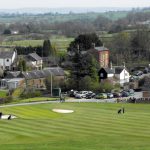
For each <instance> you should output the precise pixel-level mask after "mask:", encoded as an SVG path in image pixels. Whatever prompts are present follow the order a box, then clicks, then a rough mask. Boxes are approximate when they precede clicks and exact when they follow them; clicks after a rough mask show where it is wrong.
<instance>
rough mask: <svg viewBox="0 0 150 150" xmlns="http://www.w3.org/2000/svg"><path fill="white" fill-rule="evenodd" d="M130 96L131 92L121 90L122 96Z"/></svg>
mask: <svg viewBox="0 0 150 150" xmlns="http://www.w3.org/2000/svg"><path fill="white" fill-rule="evenodd" d="M128 96H130V94H129V92H127V91H122V92H121V97H128Z"/></svg>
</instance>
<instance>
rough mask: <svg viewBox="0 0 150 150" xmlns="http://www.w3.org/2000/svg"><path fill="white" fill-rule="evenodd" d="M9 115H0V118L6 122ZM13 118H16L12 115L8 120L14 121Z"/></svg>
mask: <svg viewBox="0 0 150 150" xmlns="http://www.w3.org/2000/svg"><path fill="white" fill-rule="evenodd" d="M9 116H10V115H2V116H1V119H4V120H8V117H9ZM15 118H17V117H16V116H14V115H11V118H10V119H15Z"/></svg>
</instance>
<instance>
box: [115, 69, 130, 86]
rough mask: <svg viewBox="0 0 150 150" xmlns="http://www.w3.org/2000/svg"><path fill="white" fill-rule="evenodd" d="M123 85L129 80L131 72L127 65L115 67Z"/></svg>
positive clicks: (116, 75)
mask: <svg viewBox="0 0 150 150" xmlns="http://www.w3.org/2000/svg"><path fill="white" fill-rule="evenodd" d="M114 76H115V77H116V78H117V79H118V80H119V82H120V84H121V85H123V84H124V83H128V82H129V78H130V74H129V72H128V70H127V69H126V68H125V67H115V75H114Z"/></svg>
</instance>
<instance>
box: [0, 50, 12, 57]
mask: <svg viewBox="0 0 150 150" xmlns="http://www.w3.org/2000/svg"><path fill="white" fill-rule="evenodd" d="M13 54H14V51H1V52H0V58H2V59H6V58H12V56H13Z"/></svg>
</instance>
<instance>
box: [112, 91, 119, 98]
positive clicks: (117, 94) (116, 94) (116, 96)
mask: <svg viewBox="0 0 150 150" xmlns="http://www.w3.org/2000/svg"><path fill="white" fill-rule="evenodd" d="M113 95H114V98H119V97H121V93H119V92H115V93H113Z"/></svg>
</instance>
